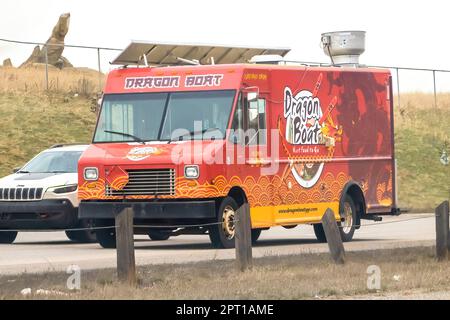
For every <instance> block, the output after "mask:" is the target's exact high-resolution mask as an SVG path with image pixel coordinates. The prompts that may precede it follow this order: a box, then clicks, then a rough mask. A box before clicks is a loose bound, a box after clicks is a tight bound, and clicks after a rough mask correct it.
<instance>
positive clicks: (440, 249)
mask: <svg viewBox="0 0 450 320" xmlns="http://www.w3.org/2000/svg"><path fill="white" fill-rule="evenodd" d="M448 229H449V205H448V201H445V202H443V203H442V204H441V205H440V206H439V207H437V208H436V258H437V259H438V260H439V261H442V260H445V259H447V257H448V250H449V236H448V231H449V230H448Z"/></svg>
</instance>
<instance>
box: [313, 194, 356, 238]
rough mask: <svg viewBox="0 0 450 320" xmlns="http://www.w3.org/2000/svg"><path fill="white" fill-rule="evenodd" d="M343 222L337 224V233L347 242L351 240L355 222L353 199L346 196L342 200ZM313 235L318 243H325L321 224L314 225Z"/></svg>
mask: <svg viewBox="0 0 450 320" xmlns="http://www.w3.org/2000/svg"><path fill="white" fill-rule="evenodd" d="M343 211H344V218H345V221H344V222H338V226H339V233H340V234H341V239H342V241H344V242H349V241H351V240H352V239H353V234H354V233H355V222H356V221H357V220H356V207H355V203H354V202H353V199H352V198H351V197H350V196H349V195H348V194H347V195H345V198H344V208H343ZM314 233H315V235H316V238H317V240H318V241H319V242H323V243H325V242H327V238H326V236H325V231H324V230H323V226H322V224H321V223H319V224H315V225H314Z"/></svg>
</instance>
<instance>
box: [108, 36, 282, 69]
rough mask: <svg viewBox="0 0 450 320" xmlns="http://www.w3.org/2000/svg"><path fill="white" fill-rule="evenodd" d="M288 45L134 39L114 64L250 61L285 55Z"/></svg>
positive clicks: (228, 62) (229, 62)
mask: <svg viewBox="0 0 450 320" xmlns="http://www.w3.org/2000/svg"><path fill="white" fill-rule="evenodd" d="M289 51H290V49H288V48H252V47H238V46H222V45H207V44H175V43H156V42H145V41H132V42H131V43H130V44H129V45H128V47H126V48H125V50H123V51H122V52H121V53H120V54H119V56H118V57H117V58H116V59H114V60H113V61H112V62H111V64H114V65H143V64H145V58H144V56H145V57H146V58H147V63H148V64H149V65H182V64H186V60H189V61H194V60H197V61H198V62H199V63H200V64H211V63H212V60H214V63H215V64H232V63H246V62H248V61H249V60H250V59H251V58H252V57H254V56H256V55H269V54H270V55H280V56H282V57H284V56H285V55H286V54H287V53H288V52H289ZM211 58H213V59H211Z"/></svg>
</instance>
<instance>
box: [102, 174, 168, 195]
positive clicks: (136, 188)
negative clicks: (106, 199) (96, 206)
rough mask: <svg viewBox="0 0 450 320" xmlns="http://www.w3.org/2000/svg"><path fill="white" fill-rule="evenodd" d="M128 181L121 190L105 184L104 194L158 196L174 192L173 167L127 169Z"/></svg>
mask: <svg viewBox="0 0 450 320" xmlns="http://www.w3.org/2000/svg"><path fill="white" fill-rule="evenodd" d="M127 173H128V183H127V184H126V185H125V187H124V188H123V189H122V190H114V189H112V188H111V186H109V185H108V184H107V185H106V196H147V195H151V196H158V195H174V194H175V170H174V169H147V170H127Z"/></svg>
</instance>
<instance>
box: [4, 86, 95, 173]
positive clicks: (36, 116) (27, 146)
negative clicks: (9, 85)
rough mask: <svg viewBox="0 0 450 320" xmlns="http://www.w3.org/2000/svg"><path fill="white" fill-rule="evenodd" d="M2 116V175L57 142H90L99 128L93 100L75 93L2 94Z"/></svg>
mask: <svg viewBox="0 0 450 320" xmlns="http://www.w3.org/2000/svg"><path fill="white" fill-rule="evenodd" d="M0 114H1V117H0V128H1V133H2V134H1V137H0V176H4V175H6V174H8V173H10V172H11V169H12V168H14V167H17V166H20V165H22V164H24V163H25V162H26V161H27V160H29V159H30V158H31V157H33V156H34V155H35V154H36V153H38V152H40V151H42V150H43V149H45V148H48V147H49V146H51V145H53V144H55V143H60V142H65V143H70V142H86V143H88V142H89V141H90V140H91V137H92V131H93V129H94V125H95V113H92V112H91V111H90V99H87V98H85V97H81V96H78V97H75V96H74V95H73V94H71V95H68V94H66V95H65V94H57V93H53V94H48V95H47V94H43V93H36V94H31V93H20V92H16V93H0Z"/></svg>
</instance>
